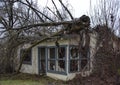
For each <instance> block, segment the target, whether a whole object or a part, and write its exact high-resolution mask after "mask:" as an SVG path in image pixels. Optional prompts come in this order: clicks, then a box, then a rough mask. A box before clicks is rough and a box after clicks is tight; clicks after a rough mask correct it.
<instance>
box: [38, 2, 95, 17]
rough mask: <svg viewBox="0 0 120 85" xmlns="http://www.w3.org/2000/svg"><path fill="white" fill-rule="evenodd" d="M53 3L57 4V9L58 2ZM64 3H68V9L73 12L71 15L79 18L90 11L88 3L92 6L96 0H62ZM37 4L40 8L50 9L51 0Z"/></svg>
mask: <svg viewBox="0 0 120 85" xmlns="http://www.w3.org/2000/svg"><path fill="white" fill-rule="evenodd" d="M54 1H55V3H56V4H57V6H58V7H59V2H58V0H54ZM62 1H63V2H64V3H65V2H66V1H68V2H69V3H70V4H71V6H70V8H71V9H72V10H73V15H74V16H75V17H80V16H81V15H83V14H87V13H88V12H89V9H90V2H91V3H92V5H94V4H95V1H96V0H91V1H90V0H62ZM38 3H39V4H40V5H41V6H43V7H44V6H46V5H47V6H49V7H52V3H51V0H38Z"/></svg>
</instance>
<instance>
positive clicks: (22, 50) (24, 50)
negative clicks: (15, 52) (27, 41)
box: [20, 49, 31, 63]
mask: <svg viewBox="0 0 120 85" xmlns="http://www.w3.org/2000/svg"><path fill="white" fill-rule="evenodd" d="M24 53H25V57H24V60H23V62H26V63H27V62H31V50H29V51H27V49H21V51H20V54H21V57H23V55H24Z"/></svg>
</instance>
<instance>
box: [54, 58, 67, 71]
mask: <svg viewBox="0 0 120 85" xmlns="http://www.w3.org/2000/svg"><path fill="white" fill-rule="evenodd" d="M56 70H57V71H60V72H65V61H64V60H58V62H57V66H56Z"/></svg>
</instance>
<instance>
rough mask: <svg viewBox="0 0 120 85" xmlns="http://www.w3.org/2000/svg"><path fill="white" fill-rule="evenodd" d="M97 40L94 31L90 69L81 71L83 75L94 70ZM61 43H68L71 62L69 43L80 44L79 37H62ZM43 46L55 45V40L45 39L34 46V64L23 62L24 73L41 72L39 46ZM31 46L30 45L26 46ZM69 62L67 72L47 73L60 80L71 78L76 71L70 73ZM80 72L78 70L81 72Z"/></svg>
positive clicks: (91, 36)
mask: <svg viewBox="0 0 120 85" xmlns="http://www.w3.org/2000/svg"><path fill="white" fill-rule="evenodd" d="M96 42H97V34H96V33H92V34H90V54H91V55H90V68H91V70H90V71H85V72H84V73H81V74H82V75H83V76H86V75H89V74H90V73H91V72H92V68H93V60H94V54H95V52H96V51H95V50H96ZM58 43H59V45H67V59H66V62H69V45H78V43H79V38H78V36H74V37H73V38H71V39H66V40H65V39H62V38H61V39H60V40H58ZM41 46H45V47H49V46H55V41H53V40H52V41H51V40H48V41H45V42H42V43H40V44H38V45H37V46H35V47H34V48H32V65H27V64H23V65H22V68H21V70H20V71H21V72H23V73H30V74H39V67H38V63H39V61H38V48H39V47H41ZM26 47H29V46H26ZM68 64H69V63H67V65H66V74H57V73H51V72H47V73H46V75H47V76H49V77H52V78H54V79H60V80H64V81H67V80H71V79H73V78H74V77H75V76H76V73H69V65H68ZM79 73H80V72H78V74H79Z"/></svg>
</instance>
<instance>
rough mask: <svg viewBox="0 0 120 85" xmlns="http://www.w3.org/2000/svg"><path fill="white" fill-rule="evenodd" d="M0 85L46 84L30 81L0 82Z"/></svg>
mask: <svg viewBox="0 0 120 85" xmlns="http://www.w3.org/2000/svg"><path fill="white" fill-rule="evenodd" d="M0 85H47V84H45V83H43V82H38V81H31V80H0Z"/></svg>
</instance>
